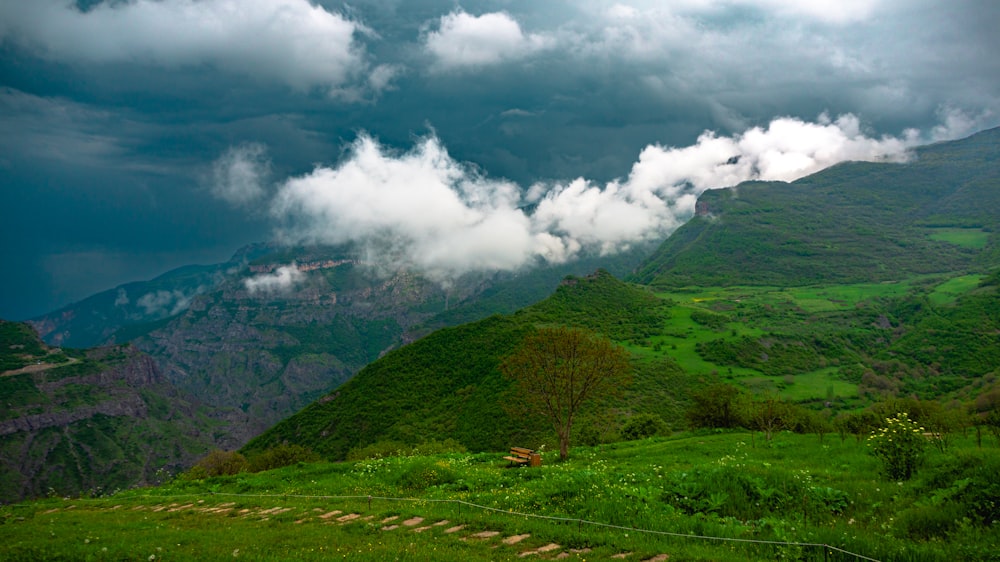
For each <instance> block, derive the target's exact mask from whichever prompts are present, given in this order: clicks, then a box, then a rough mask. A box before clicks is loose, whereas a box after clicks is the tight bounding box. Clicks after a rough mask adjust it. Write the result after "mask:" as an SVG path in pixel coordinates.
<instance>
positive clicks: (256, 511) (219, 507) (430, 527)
mask: <svg viewBox="0 0 1000 562" xmlns="http://www.w3.org/2000/svg"><path fill="white" fill-rule="evenodd" d="M235 506H236V503H235V502H227V503H220V504H212V505H205V500H198V501H197V502H194V503H177V502H173V503H169V504H158V505H152V506H146V505H137V506H134V507H132V508H130V509H131V510H132V511H150V512H152V513H161V512H162V513H179V512H183V511H188V510H190V511H192V512H197V513H205V514H210V515H230V516H232V515H233V512H234V510H235V509H236V507H235ZM75 508H76V506H75V505H70V506H67V507H64V508H54V509H50V510H48V511H45V512H43V513H44V514H48V513H55V512H57V511H61V510H71V509H75ZM121 508H122V506H121V505H116V506H114V507H109V508H105V509H106V510H107V511H114V510H117V509H121ZM291 512H298V513H296V514H295V515H294V517H295V519H294V521H293V523H294V524H302V523H307V522H314V523H320V524H324V525H350V524H353V523H356V522H367V523H370V524H372V525H375V526H377V527H378V528H379V529H380V530H381V531H383V532H399V533H405V532H412V533H425V532H440V534H441V535H446V536H452V537H455V538H457V539H458V540H461V541H472V542H477V543H480V544H482V543H487V544H488V543H493V548H500V547H506V548H511V549H517V550H516V554H517V556H518V557H520V558H540V559H555V560H562V559H565V558H570V557H572V556H573V555H577V556H578V557H580V555H584V554H587V553H589V552H591V549H589V548H580V549H577V548H563V546H562V545H559V544H557V543H554V542H549V543H544V542H541V543H538V544H537V546H533V547H527V546H524V545H523V543H524V544H526V543H530V542H534V541H531V540H530V539H532V535H531V534H529V533H523V534H517V535H507V536H504V534H503V533H501V532H500V531H493V530H489V529H486V530H478V531H476V532H465V528H466V526H465V525H451V522H450V521H448V520H447V519H441V520H438V521H434V522H427V523H426V524H425V521H426V520H425V518H423V517H420V516H413V517H410V518H409V519H405V520H402V521H400V516H399V515H392V516H388V517H384V518H382V519H380V520H378V521H375V519H376V516H374V515H367V516H363V515H362V514H360V513H344V512H343V511H341V510H339V509H333V510H325V509H321V508H313V509H311V510H308V509H306V508H298V507H283V506H280V505H277V506H271V507H266V508H265V507H262V506H261V507H248V508H242V509H239V510H238V511H236V512H235V515H236V516H238V517H241V518H245V519H251V518H253V519H256V520H258V521H268V520H270V518H271V517H274V516H278V515H283V514H286V513H291ZM449 525H451V526H449ZM445 527H447V528H445ZM633 555H634V553H632V552H619V553H617V554H613V555H612V556H611V558H614V559H623V560H629V559H632V558H633ZM669 558H670V555H669V554H658V555H656V556H653V557H652V558H644V559H642V560H641V561H639V559H638V558H635V559H636V560H637V561H639V562H666V561H667V560H668V559H669Z"/></svg>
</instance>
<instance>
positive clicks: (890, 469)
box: [868, 413, 927, 480]
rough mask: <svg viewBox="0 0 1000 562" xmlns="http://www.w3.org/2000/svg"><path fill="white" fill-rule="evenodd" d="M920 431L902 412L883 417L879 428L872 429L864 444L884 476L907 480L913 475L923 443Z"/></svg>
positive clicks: (923, 439)
mask: <svg viewBox="0 0 1000 562" xmlns="http://www.w3.org/2000/svg"><path fill="white" fill-rule="evenodd" d="M923 432H924V428H923V427H920V426H918V425H917V424H916V422H914V421H913V420H911V419H910V416H909V415H907V414H906V413H900V414H896V415H895V416H891V417H888V418H885V423H884V424H883V425H882V427H880V428H878V429H876V430H874V431H872V434H871V436H870V437H869V438H868V445H869V447H871V449H870V450H871V453H872V454H873V455H875V457H876V458H878V459H879V460H880V461H881V462H882V472H883V473H884V474H885V475H886V476H887V477H888V478H891V479H892V480H909V479H910V477H911V476H913V473H914V472H916V470H917V465H918V464H919V463H920V460H921V458H922V456H923V452H924V448H925V447H926V446H927V440H926V439H925V438H924V435H923Z"/></svg>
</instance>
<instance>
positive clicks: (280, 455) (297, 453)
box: [250, 443, 320, 472]
mask: <svg viewBox="0 0 1000 562" xmlns="http://www.w3.org/2000/svg"><path fill="white" fill-rule="evenodd" d="M318 460H320V457H319V455H317V454H316V453H314V452H313V451H312V450H310V449H307V448H305V447H303V446H301V445H289V444H287V443H282V444H281V445H278V446H276V447H271V448H270V449H268V450H266V451H264V452H263V453H260V454H259V455H257V456H255V457H252V458H251V459H250V472H261V471H264V470H273V469H275V468H281V467H283V466H291V465H293V464H296V463H300V462H316V461H318Z"/></svg>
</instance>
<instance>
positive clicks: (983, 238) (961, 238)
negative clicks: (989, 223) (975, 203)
mask: <svg viewBox="0 0 1000 562" xmlns="http://www.w3.org/2000/svg"><path fill="white" fill-rule="evenodd" d="M929 231H930V232H929V233H928V234H927V237H928V238H930V239H931V240H937V241H938V242H947V243H949V244H954V245H956V246H961V247H963V248H971V249H973V250H982V249H983V248H985V247H986V245H987V244H988V243H989V241H990V233H989V232H986V231H984V230H982V229H979V228H933V229H929Z"/></svg>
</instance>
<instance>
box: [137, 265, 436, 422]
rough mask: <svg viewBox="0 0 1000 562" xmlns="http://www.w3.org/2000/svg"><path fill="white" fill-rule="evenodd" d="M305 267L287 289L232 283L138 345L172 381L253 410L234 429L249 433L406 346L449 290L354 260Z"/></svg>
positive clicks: (211, 399) (216, 402)
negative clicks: (370, 269)
mask: <svg viewBox="0 0 1000 562" xmlns="http://www.w3.org/2000/svg"><path fill="white" fill-rule="evenodd" d="M257 267H258V269H260V270H261V271H262V272H270V271H274V269H275V267H274V266H271V265H268V264H262V265H259V266H257ZM300 274H301V278H300V281H299V283H298V284H297V285H296V286H294V287H289V288H287V289H285V290H282V291H278V292H270V293H260V292H258V293H252V292H250V291H249V290H248V289H247V286H246V285H245V284H244V283H230V284H227V285H225V286H224V287H223V288H222V289H220V290H218V291H215V292H213V293H210V294H206V295H202V296H200V297H198V298H196V299H195V300H194V301H193V302H192V304H191V307H190V308H189V309H188V310H187V312H185V313H184V314H182V315H181V316H179V317H178V318H176V319H175V320H173V321H171V322H170V323H169V324H167V325H165V326H163V327H162V328H160V329H157V330H155V331H153V332H151V333H150V334H148V335H147V336H144V337H142V338H139V339H138V340H136V341H135V345H136V346H137V347H138V348H140V349H142V350H143V351H145V352H147V353H149V354H150V355H151V356H153V357H155V358H156V360H157V361H158V363H159V365H160V366H161V368H162V371H163V374H164V376H165V377H166V379H167V380H168V381H169V382H170V383H171V384H173V385H175V386H177V387H178V388H180V389H183V390H185V391H186V392H189V393H191V394H193V395H196V396H201V397H203V398H204V400H205V402H206V403H208V404H210V405H211V406H214V407H217V408H223V409H236V410H238V411H240V412H244V413H245V414H246V417H245V425H238V424H237V425H233V426H231V427H229V428H228V429H229V431H230V434H231V436H232V437H233V438H234V440H236V441H238V442H245V441H246V440H249V439H250V438H251V437H253V436H255V435H257V434H259V433H260V432H262V431H263V430H265V429H267V428H268V427H270V426H271V425H273V424H274V423H276V422H278V421H280V420H281V419H283V418H285V417H287V416H288V415H291V414H292V413H294V412H295V411H297V410H298V409H299V408H301V407H302V406H304V405H306V404H308V403H309V402H311V401H313V400H315V399H316V398H318V397H319V396H321V395H323V394H325V393H326V392H329V391H330V390H331V389H333V388H335V387H336V386H338V385H339V384H341V383H342V382H343V381H345V380H347V379H348V378H350V377H351V376H353V374H354V373H356V372H357V371H358V370H359V369H360V368H361V367H363V366H364V365H366V364H368V363H369V362H371V361H373V360H374V359H377V358H378V357H379V356H380V355H381V354H382V353H385V352H386V351H387V350H389V349H391V348H393V347H395V346H398V345H400V344H401V342H402V341H403V335H404V334H405V333H406V331H407V330H408V329H409V328H410V327H412V326H414V325H416V324H419V323H421V322H423V321H426V320H427V319H428V318H431V317H432V316H433V315H434V314H436V313H437V312H439V311H440V310H443V308H444V302H445V299H446V295H445V293H444V291H443V290H442V289H441V288H440V287H439V286H438V285H436V284H433V283H430V282H428V281H426V280H424V279H421V278H419V277H416V276H413V275H409V274H397V275H394V276H392V277H389V278H385V279H383V278H378V277H370V276H369V274H368V273H366V272H365V271H362V270H360V268H358V267H356V265H355V264H354V263H351V262H346V261H340V262H333V261H332V260H331V262H330V264H329V267H318V268H313V269H312V270H309V269H307V270H306V271H302V270H300Z"/></svg>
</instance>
